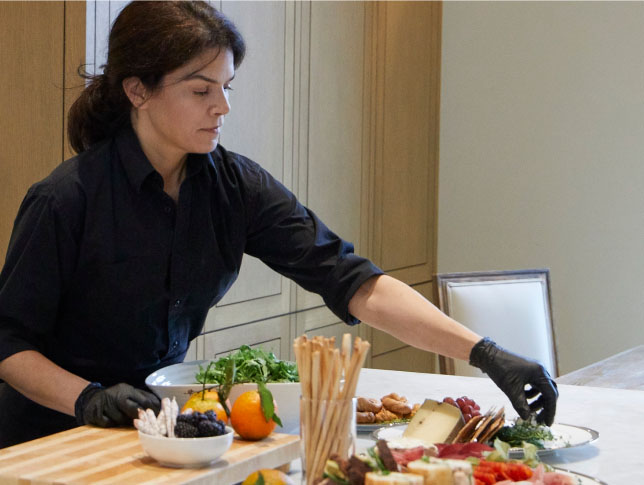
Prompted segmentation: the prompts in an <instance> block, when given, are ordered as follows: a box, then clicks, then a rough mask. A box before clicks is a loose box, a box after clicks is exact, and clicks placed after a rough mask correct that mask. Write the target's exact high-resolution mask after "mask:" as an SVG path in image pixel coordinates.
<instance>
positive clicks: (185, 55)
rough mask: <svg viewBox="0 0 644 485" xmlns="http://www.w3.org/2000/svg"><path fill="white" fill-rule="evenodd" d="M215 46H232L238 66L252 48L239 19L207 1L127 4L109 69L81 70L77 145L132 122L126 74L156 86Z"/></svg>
mask: <svg viewBox="0 0 644 485" xmlns="http://www.w3.org/2000/svg"><path fill="white" fill-rule="evenodd" d="M210 48H220V49H230V50H231V52H232V54H233V62H234V66H235V69H237V67H239V65H240V64H241V62H242V60H243V59H244V54H245V52H246V46H245V44H244V39H243V38H242V36H241V34H240V33H239V32H238V31H237V28H236V27H235V25H234V24H233V23H232V22H231V21H230V20H228V18H226V17H225V16H224V15H223V14H222V13H221V12H218V11H217V10H216V9H215V8H213V7H211V6H210V5H208V4H207V3H206V2H202V1H197V2H187V1H177V2H167V1H161V2H149V1H140V2H137V1H135V2H132V3H130V4H129V5H127V6H126V7H125V8H124V9H123V10H122V11H121V13H120V14H119V16H118V17H117V18H116V20H115V21H114V25H113V26H112V30H111V31H110V37H109V45H108V53H107V64H105V65H104V66H103V68H104V72H103V74H101V75H98V76H92V75H88V74H82V73H81V76H83V77H84V78H86V79H88V80H89V81H90V83H89V84H88V85H87V87H86V88H85V89H84V90H83V92H82V93H81V95H80V96H79V98H78V99H77V100H76V101H75V102H74V104H73V105H72V107H71V108H70V110H69V124H68V127H67V133H68V135H69V142H70V145H71V146H72V148H73V149H74V150H75V151H76V152H78V153H80V152H82V151H84V150H87V149H88V148H89V147H90V146H91V145H93V144H95V143H96V142H98V141H101V140H104V139H106V138H109V137H110V136H112V135H113V134H114V133H115V132H116V131H117V130H118V129H119V128H120V127H121V126H123V125H125V124H127V123H129V121H130V109H131V107H132V105H131V103H130V100H129V99H128V97H127V96H126V94H125V91H124V90H123V87H122V82H123V80H124V79H126V78H128V77H132V76H136V77H138V78H139V79H141V81H142V82H143V84H144V85H145V86H146V88H148V89H150V90H151V91H154V90H155V89H156V88H158V86H159V83H160V82H161V80H162V78H163V76H164V75H166V74H167V73H169V72H171V71H173V70H175V69H177V68H179V67H181V66H182V65H184V64H186V63H187V62H189V61H190V60H192V59H194V58H195V57H196V56H198V55H200V54H202V53H203V52H204V50H206V49H210ZM79 72H80V70H79Z"/></svg>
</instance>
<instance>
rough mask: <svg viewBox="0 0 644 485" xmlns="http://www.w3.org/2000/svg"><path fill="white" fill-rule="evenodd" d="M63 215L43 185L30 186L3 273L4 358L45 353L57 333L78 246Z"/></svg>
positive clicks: (0, 353) (0, 340)
mask: <svg viewBox="0 0 644 485" xmlns="http://www.w3.org/2000/svg"><path fill="white" fill-rule="evenodd" d="M64 215H65V211H62V210H60V208H59V207H58V206H57V202H56V199H55V197H54V196H53V195H52V194H51V192H50V191H48V190H42V187H41V186H40V187H39V186H34V187H32V188H31V189H30V190H29V192H28V193H27V195H26V196H25V198H24V200H23V202H22V204H21V206H20V209H19V211H18V215H17V217H16V221H15V223H14V228H13V232H12V234H11V239H10V241H9V247H8V249H7V257H6V261H5V264H4V267H3V269H2V272H1V273H0V361H2V360H4V359H6V358H7V357H9V356H11V355H13V354H15V353H18V352H21V351H24V350H36V351H40V352H43V353H45V352H44V351H45V349H46V348H47V343H48V340H49V339H48V336H50V335H52V332H54V331H55V322H56V315H57V310H58V304H59V299H60V296H61V291H62V288H63V286H64V280H65V275H68V274H69V273H70V272H71V268H72V267H73V264H74V263H73V262H74V256H73V255H74V254H75V251H76V246H77V244H76V241H75V238H74V237H73V235H72V231H71V229H70V227H69V225H68V223H67V222H66V221H64V220H63V216H64Z"/></svg>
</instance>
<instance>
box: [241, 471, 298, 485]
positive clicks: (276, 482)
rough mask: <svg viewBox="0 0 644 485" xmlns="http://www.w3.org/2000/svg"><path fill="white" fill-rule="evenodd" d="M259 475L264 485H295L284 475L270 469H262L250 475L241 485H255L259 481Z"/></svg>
mask: <svg viewBox="0 0 644 485" xmlns="http://www.w3.org/2000/svg"><path fill="white" fill-rule="evenodd" d="M260 473H261V474H262V478H263V479H264V483H265V485H295V484H294V483H293V480H291V478H290V477H289V476H288V475H287V474H286V473H284V472H281V471H279V470H273V469H272V468H263V469H261V470H257V471H256V472H253V473H251V474H250V475H248V476H247V477H246V480H244V481H243V482H242V485H255V484H256V483H257V482H258V480H259V474H260Z"/></svg>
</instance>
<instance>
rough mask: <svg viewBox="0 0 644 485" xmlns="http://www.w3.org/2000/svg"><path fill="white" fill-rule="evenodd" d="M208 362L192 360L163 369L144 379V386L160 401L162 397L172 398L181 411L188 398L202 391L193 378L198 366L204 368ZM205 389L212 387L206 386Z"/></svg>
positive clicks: (201, 386) (200, 385)
mask: <svg viewBox="0 0 644 485" xmlns="http://www.w3.org/2000/svg"><path fill="white" fill-rule="evenodd" d="M208 362H210V361H208V360H193V361H190V362H182V363H180V364H173V365H169V366H167V367H163V368H161V369H159V370H158V371H156V372H153V373H152V374H150V375H149V376H148V377H146V378H145V385H146V386H148V387H149V388H150V389H151V390H152V392H154V393H155V394H156V395H157V396H159V398H160V399H163V398H164V397H167V398H170V399H172V397H173V396H174V397H175V398H176V400H177V404H178V405H179V409H181V408H182V407H183V405H184V404H185V403H186V402H188V399H190V396H192V395H193V394H194V393H195V392H197V391H201V390H202V389H203V385H202V384H199V383H198V382H197V379H195V376H196V375H197V372H199V364H201V365H202V367H205V366H207V365H208ZM206 387H207V388H208V387H213V386H212V385H208V384H206Z"/></svg>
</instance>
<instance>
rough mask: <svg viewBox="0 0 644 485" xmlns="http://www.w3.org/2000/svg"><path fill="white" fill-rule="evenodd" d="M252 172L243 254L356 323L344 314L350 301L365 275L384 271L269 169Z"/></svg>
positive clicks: (354, 319)
mask: <svg viewBox="0 0 644 485" xmlns="http://www.w3.org/2000/svg"><path fill="white" fill-rule="evenodd" d="M253 172H254V174H252V175H253V176H254V177H253V178H254V187H252V192H253V194H252V195H253V197H252V202H251V204H250V210H249V223H248V227H249V230H248V235H247V245H246V253H248V254H250V255H251V256H255V257H257V258H259V259H261V260H262V261H263V262H264V263H266V264H267V265H268V266H269V267H271V268H272V269H274V270H275V271H277V272H278V273H280V274H282V275H284V276H286V277H288V278H290V279H292V280H293V281H295V282H296V283H297V284H298V285H300V286H302V287H303V288H304V289H306V290H308V291H312V292H314V293H317V294H319V295H321V296H322V298H323V299H324V303H325V304H326V305H327V306H328V307H329V309H330V310H331V311H332V312H333V313H335V314H336V315H337V316H338V317H339V318H340V319H341V320H342V321H344V322H345V323H348V324H349V325H354V324H356V323H359V320H357V319H356V318H355V317H354V316H353V315H351V314H350V313H349V301H350V300H351V298H352V297H353V295H354V294H355V292H356V291H357V290H358V288H359V287H360V286H361V285H362V284H363V283H364V282H365V281H366V280H368V279H369V278H371V277H372V276H376V275H380V274H383V271H382V270H381V269H380V268H378V267H377V266H376V265H374V264H373V263H372V262H371V261H369V260H368V259H365V258H363V257H360V256H358V255H356V254H354V247H353V244H351V243H349V242H347V241H344V240H342V239H341V238H340V237H339V236H337V235H336V234H335V233H333V232H332V231H331V230H330V229H329V228H328V227H327V226H325V225H324V223H323V222H322V221H321V220H320V219H319V218H318V217H317V216H316V215H315V214H314V213H313V211H311V210H310V209H308V208H306V207H305V206H303V205H302V204H300V202H299V201H298V200H297V198H296V197H295V195H294V194H293V193H292V192H290V191H289V190H288V189H287V188H286V187H284V186H283V185H282V184H281V183H280V182H279V181H278V180H276V179H275V178H274V177H272V176H271V175H270V174H269V173H268V172H266V171H265V170H263V169H262V168H261V167H259V166H257V167H255V170H254V171H253Z"/></svg>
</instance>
